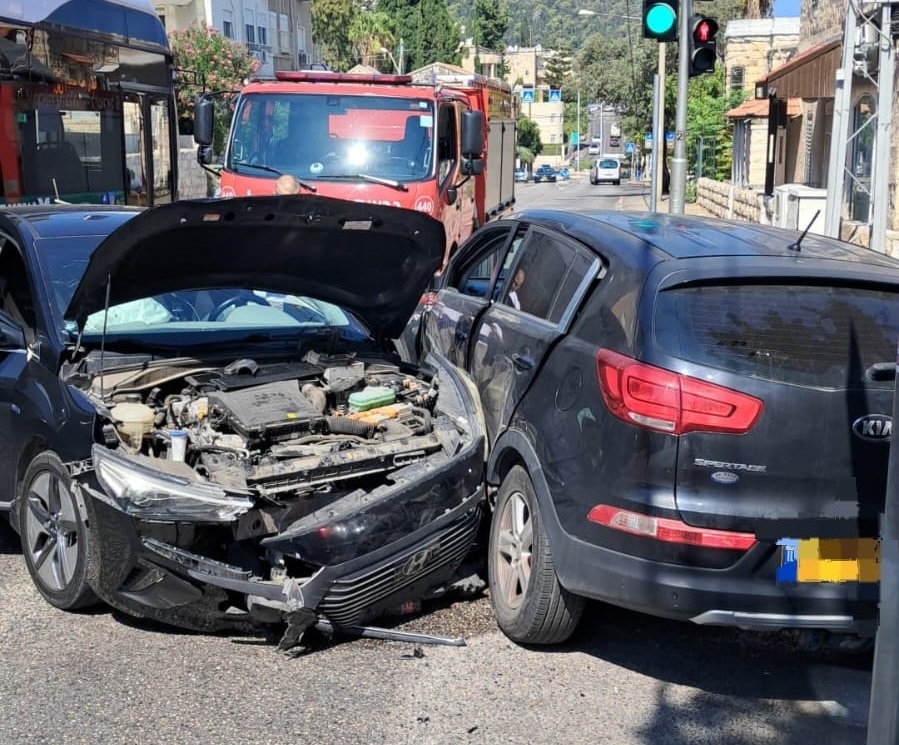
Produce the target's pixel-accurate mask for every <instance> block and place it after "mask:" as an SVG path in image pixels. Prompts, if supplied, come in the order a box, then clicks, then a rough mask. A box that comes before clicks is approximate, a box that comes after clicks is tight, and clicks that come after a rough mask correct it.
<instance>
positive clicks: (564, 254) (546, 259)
mask: <svg viewBox="0 0 899 745" xmlns="http://www.w3.org/2000/svg"><path fill="white" fill-rule="evenodd" d="M521 248H522V250H521V257H520V260H519V261H518V263H517V264H516V265H515V266H514V268H512V274H511V276H510V279H509V281H508V283H507V285H508V286H507V288H506V291H505V293H504V296H503V299H502V302H503V303H505V304H506V305H510V306H512V307H514V308H516V309H518V310H521V311H523V312H525V313H528V314H530V315H532V316H537V317H539V318H544V319H546V320H548V321H551V322H552V323H558V322H559V321H560V320H561V319H562V317H563V315H564V313H565V310H566V308H567V307H568V305H569V304H570V303H571V301H572V298H573V297H574V295H575V292H576V291H577V289H578V288H579V287H580V286H581V283H582V282H583V280H584V278H585V277H586V276H587V274H588V273H589V272H590V270H591V268H592V266H593V263H594V262H593V261H592V260H591V259H590V258H588V257H587V256H585V255H583V254H581V253H580V252H579V251H578V250H577V249H575V247H574V246H572V245H569V244H568V243H565V242H562V241H561V240H559V239H558V238H555V237H553V236H552V235H550V234H548V233H544V232H541V231H537V230H532V231H531V232H530V233H528V235H527V236H526V238H525V240H524V241H523V243H522V247H521Z"/></svg>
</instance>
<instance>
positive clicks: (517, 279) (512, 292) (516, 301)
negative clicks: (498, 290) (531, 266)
mask: <svg viewBox="0 0 899 745" xmlns="http://www.w3.org/2000/svg"><path fill="white" fill-rule="evenodd" d="M522 284H524V269H519V270H518V271H517V272H515V276H514V277H512V285H511V287H510V289H509V305H511V306H512V307H513V308H515V310H521V298H519V297H518V291H519V290H520V289H521V285H522Z"/></svg>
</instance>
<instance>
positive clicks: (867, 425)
mask: <svg viewBox="0 0 899 745" xmlns="http://www.w3.org/2000/svg"><path fill="white" fill-rule="evenodd" d="M852 431H853V432H855V434H857V435H858V436H859V437H861V438H862V439H863V440H874V441H876V442H888V441H889V439H890V435H892V434H893V419H892V417H888V416H886V415H884V414H868V416H862V417H859V418H858V419H856V420H855V421H854V422H853V423H852Z"/></svg>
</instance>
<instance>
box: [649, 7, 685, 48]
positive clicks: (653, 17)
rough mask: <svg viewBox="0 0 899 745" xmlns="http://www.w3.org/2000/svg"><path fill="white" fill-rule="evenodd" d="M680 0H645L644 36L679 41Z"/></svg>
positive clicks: (659, 39) (657, 39)
mask: <svg viewBox="0 0 899 745" xmlns="http://www.w3.org/2000/svg"><path fill="white" fill-rule="evenodd" d="M679 5H680V2H679V0H643V38H644V39H655V40H656V41H677V11H678V6H679Z"/></svg>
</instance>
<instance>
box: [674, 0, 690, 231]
mask: <svg viewBox="0 0 899 745" xmlns="http://www.w3.org/2000/svg"><path fill="white" fill-rule="evenodd" d="M692 15H693V3H692V0H683V2H681V9H680V12H679V14H678V27H679V28H678V39H679V40H680V43H679V44H678V60H677V109H676V111H675V114H674V157H672V158H671V182H670V184H669V187H668V189H669V191H668V211H669V212H670V213H671V214H672V215H682V214H684V200H685V198H686V193H687V83H688V82H689V79H690V16H692Z"/></svg>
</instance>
